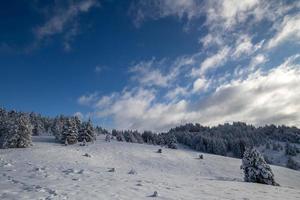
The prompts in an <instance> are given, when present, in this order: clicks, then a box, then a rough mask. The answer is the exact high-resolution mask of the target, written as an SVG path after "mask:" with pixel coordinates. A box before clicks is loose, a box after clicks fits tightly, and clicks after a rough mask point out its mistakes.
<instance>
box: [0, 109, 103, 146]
mask: <svg viewBox="0 0 300 200" xmlns="http://www.w3.org/2000/svg"><path fill="white" fill-rule="evenodd" d="M104 130H105V129H102V131H104ZM105 131H106V130H105ZM45 133H47V134H51V135H53V136H55V138H56V141H58V142H60V143H63V144H75V143H77V142H78V141H79V142H81V141H85V142H92V141H94V140H96V131H95V129H94V127H93V124H92V122H91V121H90V120H89V121H88V122H81V120H80V119H79V118H78V117H66V116H63V115H60V116H58V117H55V118H48V117H43V116H41V115H39V114H35V113H23V112H17V111H6V110H5V109H3V108H0V148H22V147H29V146H31V145H32V139H31V136H32V135H41V134H45Z"/></svg>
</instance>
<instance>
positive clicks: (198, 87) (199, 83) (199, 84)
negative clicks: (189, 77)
mask: <svg viewBox="0 0 300 200" xmlns="http://www.w3.org/2000/svg"><path fill="white" fill-rule="evenodd" d="M206 86H207V81H206V79H204V78H198V79H197V80H196V81H195V82H194V84H193V92H199V91H202V90H204V89H205V88H206Z"/></svg>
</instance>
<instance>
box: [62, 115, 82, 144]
mask: <svg viewBox="0 0 300 200" xmlns="http://www.w3.org/2000/svg"><path fill="white" fill-rule="evenodd" d="M77 137H78V132H77V128H76V124H75V122H74V121H73V120H71V119H67V120H66V123H65V124H64V126H63V131H62V137H61V142H62V143H64V144H66V145H68V144H75V143H77Z"/></svg>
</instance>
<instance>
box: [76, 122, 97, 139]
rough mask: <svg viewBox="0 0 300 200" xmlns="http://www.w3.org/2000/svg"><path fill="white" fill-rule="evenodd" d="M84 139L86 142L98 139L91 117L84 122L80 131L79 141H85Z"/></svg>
mask: <svg viewBox="0 0 300 200" xmlns="http://www.w3.org/2000/svg"><path fill="white" fill-rule="evenodd" d="M84 140H85V141H86V142H93V141H95V140H96V133H95V130H94V127H93V124H92V122H91V120H90V119H89V121H88V122H84V123H82V125H81V128H80V131H79V137H78V141H79V142H83V141H84Z"/></svg>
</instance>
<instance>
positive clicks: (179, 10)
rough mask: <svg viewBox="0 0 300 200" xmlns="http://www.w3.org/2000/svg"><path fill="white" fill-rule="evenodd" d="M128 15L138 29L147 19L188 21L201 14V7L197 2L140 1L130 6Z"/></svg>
mask: <svg viewBox="0 0 300 200" xmlns="http://www.w3.org/2000/svg"><path fill="white" fill-rule="evenodd" d="M129 14H130V15H131V16H132V17H133V22H134V24H135V26H137V27H139V26H140V25H141V24H142V23H143V22H144V21H146V20H147V19H152V20H156V19H159V18H163V17H167V16H175V17H177V18H179V19H182V18H183V17H187V18H188V19H189V20H191V19H193V18H195V17H198V16H199V15H200V14H201V6H200V3H199V1H197V0H141V1H135V2H133V3H132V4H131V6H130V9H129Z"/></svg>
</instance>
